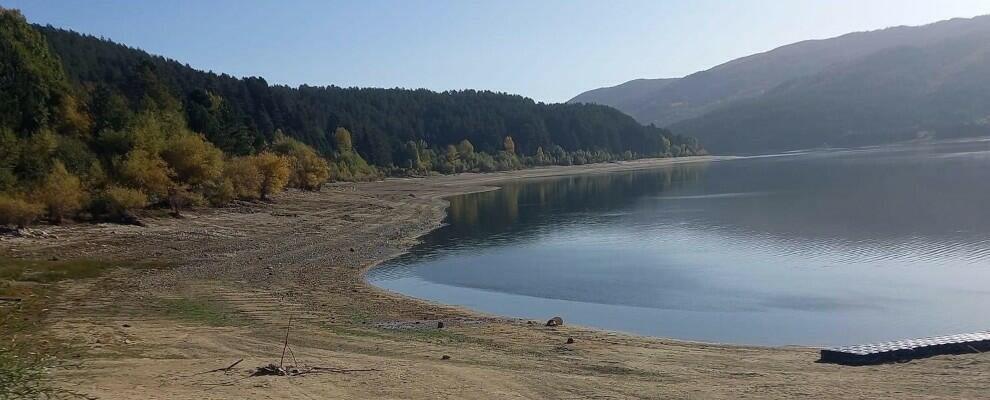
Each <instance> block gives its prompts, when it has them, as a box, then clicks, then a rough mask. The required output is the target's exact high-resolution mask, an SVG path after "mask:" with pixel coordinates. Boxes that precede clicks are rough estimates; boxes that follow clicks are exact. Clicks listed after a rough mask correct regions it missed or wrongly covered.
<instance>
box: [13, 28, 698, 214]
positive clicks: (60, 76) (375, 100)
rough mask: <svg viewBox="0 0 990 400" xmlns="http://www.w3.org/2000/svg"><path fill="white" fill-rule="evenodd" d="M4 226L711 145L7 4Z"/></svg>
mask: <svg viewBox="0 0 990 400" xmlns="http://www.w3.org/2000/svg"><path fill="white" fill-rule="evenodd" d="M0 93H3V95H2V96H0V224H3V225H8V224H14V225H21V226H23V225H26V224H29V223H31V222H33V221H35V220H37V219H39V218H47V219H48V220H49V221H51V222H54V223H58V222H60V221H61V220H62V219H63V218H66V217H73V216H77V215H80V214H81V215H84V216H88V217H90V218H107V219H117V220H133V216H132V214H131V211H132V210H134V209H138V208H143V207H147V206H161V207H168V208H170V209H171V210H172V212H173V213H174V214H179V213H180V212H181V210H182V209H184V208H186V207H189V206H191V205H207V204H210V205H223V204H226V203H229V202H230V201H233V200H235V199H247V200H252V199H267V198H268V197H269V196H271V195H272V194H274V193H277V192H279V191H281V190H283V189H284V188H286V187H296V188H300V189H304V190H318V189H319V188H320V187H321V186H322V185H323V184H324V183H325V182H327V181H331V180H365V179H378V178H380V177H382V176H384V175H396V174H429V173H434V172H439V173H458V172H466V171H477V172H487V171H497V170H508V169H518V168H523V167H527V166H538V165H557V164H562V165H569V164H584V163H593V162H604V161H614V160H625V159H634V158H640V157H668V156H684V155H693V154H702V153H703V152H704V150H703V149H702V148H701V147H700V145H699V144H698V143H697V141H695V140H694V139H692V138H686V137H682V136H678V135H674V134H672V133H670V132H669V131H666V130H663V129H660V128H656V127H653V126H642V125H639V124H638V123H636V122H635V121H633V120H632V119H631V118H629V117H628V116H625V115H624V114H621V113H620V112H618V111H616V110H614V109H611V108H608V107H604V106H594V105H566V104H543V103H536V102H533V101H532V100H530V99H526V98H523V97H521V96H514V95H507V94H502V93H493V92H485V91H473V90H465V91H450V92H442V93H437V92H432V91H428V90H406V89H360V88H339V87H334V86H328V87H311V86H305V85H304V86H301V87H298V88H290V87H287V86H280V85H269V84H268V83H267V82H265V80H264V79H262V78H253V77H252V78H234V77H231V76H228V75H225V74H215V73H212V72H202V71H198V70H195V69H193V68H191V67H189V66H188V65H183V64H180V63H178V62H176V61H173V60H169V59H166V58H163V57H159V56H153V55H150V54H148V53H145V52H144V51H141V50H138V49H133V48H129V47H126V46H123V45H119V44H116V43H113V42H110V41H108V40H105V39H100V38H95V37H92V36H86V35H81V34H78V33H75V32H71V31H66V30H61V29H57V28H53V27H50V26H49V27H39V26H32V25H30V24H28V23H27V21H26V20H25V19H24V17H23V16H22V15H21V14H20V13H19V12H17V11H14V10H4V9H0Z"/></svg>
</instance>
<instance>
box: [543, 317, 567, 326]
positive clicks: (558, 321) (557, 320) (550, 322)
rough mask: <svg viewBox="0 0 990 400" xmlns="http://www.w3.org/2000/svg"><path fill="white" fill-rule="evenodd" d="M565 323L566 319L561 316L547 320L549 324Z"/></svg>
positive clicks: (559, 324) (558, 324)
mask: <svg viewBox="0 0 990 400" xmlns="http://www.w3.org/2000/svg"><path fill="white" fill-rule="evenodd" d="M561 325H564V319H563V318H560V317H553V318H550V320H549V321H547V326H561Z"/></svg>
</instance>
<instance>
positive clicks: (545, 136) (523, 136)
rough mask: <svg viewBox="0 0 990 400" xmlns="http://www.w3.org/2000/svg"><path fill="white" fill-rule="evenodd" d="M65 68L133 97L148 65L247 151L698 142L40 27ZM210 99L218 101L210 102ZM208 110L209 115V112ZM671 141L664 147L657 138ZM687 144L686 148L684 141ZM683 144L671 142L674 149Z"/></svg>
mask: <svg viewBox="0 0 990 400" xmlns="http://www.w3.org/2000/svg"><path fill="white" fill-rule="evenodd" d="M39 29H40V30H41V31H42V32H43V33H44V34H45V37H46V38H47V39H48V42H49V43H50V44H51V47H52V49H53V51H54V52H55V54H56V55H57V56H58V57H60V58H61V59H62V61H63V65H64V66H65V70H66V73H67V74H68V76H69V77H70V78H71V79H72V80H73V81H74V82H78V83H81V84H95V85H96V86H102V87H104V88H106V89H109V90H112V91H115V92H118V93H121V94H123V95H125V96H126V97H130V98H133V97H134V94H133V93H128V92H129V91H130V90H131V89H132V85H131V84H130V83H129V82H130V81H131V76H132V75H133V71H135V70H136V69H137V68H141V67H147V68H148V69H150V70H152V71H153V72H152V73H154V74H155V75H156V76H158V77H159V78H160V79H161V80H162V82H163V83H164V84H165V85H166V86H167V87H168V89H169V91H170V92H171V93H174V94H175V95H176V97H178V98H179V100H180V101H181V102H182V103H183V105H184V107H185V109H186V113H187V116H188V119H189V125H190V127H191V128H192V129H193V130H195V131H197V132H202V133H204V134H206V136H207V137H208V138H210V139H211V141H213V142H214V143H217V144H218V145H219V146H220V147H221V148H222V149H224V150H225V151H228V152H233V153H247V152H250V151H251V149H252V148H256V147H257V146H258V145H259V144H260V143H263V142H265V141H266V140H271V135H272V133H273V132H274V131H275V130H277V129H281V130H282V131H284V132H285V133H286V134H288V135H289V136H292V137H295V138H298V139H300V140H301V141H303V142H305V143H307V144H310V145H312V146H313V147H315V148H316V149H317V150H318V151H320V152H321V153H329V152H331V151H333V150H334V147H333V140H332V135H331V133H332V132H333V131H334V130H335V129H336V128H337V127H344V128H346V129H348V130H349V131H350V132H351V133H352V134H353V135H354V145H355V147H356V148H357V151H358V152H359V153H360V154H361V155H362V156H364V157H365V158H367V159H368V161H369V162H371V163H372V164H374V165H379V166H388V165H403V164H404V161H408V160H406V159H405V158H406V157H405V149H404V147H405V145H406V144H407V142H409V141H420V140H422V141H425V142H426V144H427V145H428V146H438V147H440V148H442V147H444V146H446V145H448V144H457V143H459V142H460V141H462V140H465V139H467V140H469V141H470V142H471V143H472V144H473V145H474V147H475V148H476V149H477V150H478V151H484V152H487V153H490V154H495V153H496V152H497V151H499V150H501V149H502V142H503V140H504V138H505V137H506V136H511V137H512V138H513V139H514V140H515V144H516V150H517V152H518V153H520V154H527V155H532V154H535V152H536V150H537V148H538V147H541V146H542V147H543V148H544V150H545V151H548V150H549V148H550V147H552V146H554V145H559V146H560V147H562V148H563V150H566V151H575V150H603V151H608V152H610V153H613V154H620V153H622V152H624V151H627V150H628V151H631V152H632V153H634V154H636V155H650V156H656V155H662V154H664V153H668V152H672V151H673V152H677V153H680V152H683V151H684V150H688V152H690V151H692V150H693V149H696V145H695V144H694V142H693V141H689V140H685V139H683V138H680V137H677V136H674V135H671V134H670V133H669V132H667V131H664V130H661V129H656V128H650V127H644V126H642V125H640V124H637V123H636V122H635V121H634V120H633V119H631V118H627V117H626V116H624V115H622V113H620V112H618V111H617V110H614V109H612V108H610V107H602V106H593V105H578V106H575V105H564V104H542V103H536V102H534V101H533V100H530V99H527V98H524V97H522V96H516V95H507V94H502V93H493V92H486V91H475V90H464V91H452V92H443V93H437V92H432V91H429V90H404V89H370V88H367V89H358V88H340V87H335V86H330V87H312V86H305V85H304V86H302V87H299V88H290V87H286V86H277V85H269V84H268V83H267V82H266V81H265V80H264V79H263V78H245V79H237V78H234V77H231V76H228V75H217V74H213V73H206V72H202V71H197V70H195V69H192V68H190V67H188V66H186V65H182V64H180V63H178V62H176V61H172V60H169V59H165V58H162V57H158V56H151V55H149V54H147V53H145V52H143V51H140V50H136V49H132V48H128V47H126V46H123V45H118V44H114V43H111V42H109V41H106V40H101V39H98V38H94V37H91V36H86V35H80V34H77V33H75V32H70V31H65V30H60V29H56V28H51V27H39ZM214 102H216V103H219V106H217V104H214ZM211 111H212V112H211ZM663 138H666V139H667V141H669V142H671V143H670V146H668V145H667V144H666V142H665V141H664V140H663ZM685 144H687V145H689V146H690V147H691V149H686V148H683V145H685ZM678 145H682V146H681V147H682V148H679V149H674V148H673V147H674V146H678Z"/></svg>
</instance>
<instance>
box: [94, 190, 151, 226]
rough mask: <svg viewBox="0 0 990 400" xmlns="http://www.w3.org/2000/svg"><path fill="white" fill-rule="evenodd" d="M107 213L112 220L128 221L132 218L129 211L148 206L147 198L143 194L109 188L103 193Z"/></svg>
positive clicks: (136, 191) (138, 191) (137, 191)
mask: <svg viewBox="0 0 990 400" xmlns="http://www.w3.org/2000/svg"><path fill="white" fill-rule="evenodd" d="M103 200H104V202H105V203H106V208H107V212H109V213H110V215H111V216H112V217H114V218H117V219H121V220H128V219H131V218H133V217H132V216H131V211H132V210H136V209H139V208H144V207H146V206H147V205H148V196H147V195H145V194H144V192H142V191H140V190H137V189H131V188H126V187H121V186H110V187H108V188H107V190H106V191H105V192H103Z"/></svg>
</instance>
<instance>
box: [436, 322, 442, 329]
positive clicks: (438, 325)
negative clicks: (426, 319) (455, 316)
mask: <svg viewBox="0 0 990 400" xmlns="http://www.w3.org/2000/svg"><path fill="white" fill-rule="evenodd" d="M437 329H443V321H437Z"/></svg>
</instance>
